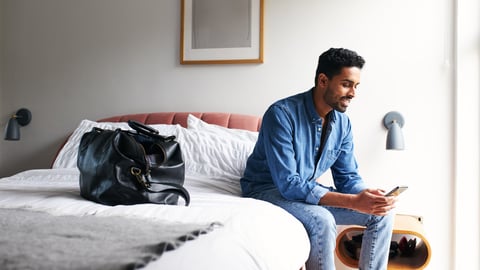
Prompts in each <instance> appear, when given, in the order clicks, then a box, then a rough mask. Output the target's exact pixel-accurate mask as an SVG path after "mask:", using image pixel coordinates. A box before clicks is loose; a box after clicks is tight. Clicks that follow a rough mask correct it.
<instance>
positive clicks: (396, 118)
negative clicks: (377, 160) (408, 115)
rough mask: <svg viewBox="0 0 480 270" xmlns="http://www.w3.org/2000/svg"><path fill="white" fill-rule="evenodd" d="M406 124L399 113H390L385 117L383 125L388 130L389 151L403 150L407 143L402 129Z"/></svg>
mask: <svg viewBox="0 0 480 270" xmlns="http://www.w3.org/2000/svg"><path fill="white" fill-rule="evenodd" d="M404 124H405V121H404V119H403V116H402V115H401V114H400V113H399V112H393V111H392V112H389V113H387V114H386V115H385V116H384V117H383V125H384V126H385V128H386V129H388V133H387V150H403V149H405V142H404V140H403V133H402V127H403V125H404Z"/></svg>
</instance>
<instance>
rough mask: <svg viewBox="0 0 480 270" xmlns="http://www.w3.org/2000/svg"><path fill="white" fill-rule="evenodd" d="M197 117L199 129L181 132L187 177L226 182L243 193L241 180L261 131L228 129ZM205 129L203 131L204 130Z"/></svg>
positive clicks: (179, 133) (230, 187)
mask: <svg viewBox="0 0 480 270" xmlns="http://www.w3.org/2000/svg"><path fill="white" fill-rule="evenodd" d="M194 118H195V117H189V119H188V124H191V123H192V122H193V121H196V123H195V124H199V125H196V126H195V127H196V128H199V129H195V128H193V126H192V125H189V126H188V127H189V128H188V129H185V128H181V129H179V132H178V135H177V140H178V142H179V143H180V146H181V147H182V153H183V157H184V160H185V174H186V175H187V176H192V177H193V178H205V177H208V178H209V179H211V180H212V181H220V182H224V183H225V185H226V188H228V189H229V190H236V191H237V193H238V194H240V181H239V180H240V178H241V177H242V176H243V172H244V170H245V166H246V162H247V158H248V156H249V155H250V154H251V152H252V151H253V148H254V146H255V143H256V141H257V136H258V132H251V131H245V130H239V129H227V128H224V127H221V126H216V125H211V124H208V123H205V122H203V121H201V120H199V119H198V118H196V119H198V120H199V121H201V122H203V123H201V122H198V121H197V120H196V119H194ZM201 126H202V127H203V128H200V127H201Z"/></svg>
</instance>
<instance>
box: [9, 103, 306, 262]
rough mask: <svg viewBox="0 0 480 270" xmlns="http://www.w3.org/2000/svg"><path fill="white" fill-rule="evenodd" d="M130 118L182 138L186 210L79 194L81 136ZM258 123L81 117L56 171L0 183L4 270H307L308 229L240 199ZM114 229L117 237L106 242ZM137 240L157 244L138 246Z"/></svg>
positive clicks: (234, 118) (187, 115)
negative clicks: (107, 201)
mask: <svg viewBox="0 0 480 270" xmlns="http://www.w3.org/2000/svg"><path fill="white" fill-rule="evenodd" d="M129 119H132V120H136V121H139V122H142V123H145V124H148V125H150V126H152V127H154V128H156V129H157V130H159V132H160V134H163V135H175V136H176V137H177V140H178V141H179V143H180V145H181V147H182V153H183V155H184V160H185V188H186V189H187V190H188V191H189V192H190V196H191V202H190V205H189V206H187V207H186V206H182V205H181V202H179V205H156V204H138V205H130V206H125V205H118V206H105V205H101V204H97V203H94V202H91V201H88V200H85V199H83V198H82V197H80V195H79V185H78V178H79V171H78V169H77V168H76V159H77V148H78V144H79V140H80V138H81V136H82V135H83V133H85V132H88V131H90V130H91V129H92V128H93V127H100V128H105V129H115V128H122V129H129V128H128V125H127V124H126V123H125V121H127V120H129ZM260 124H261V119H260V118H259V117H256V116H249V115H240V114H230V113H214V112H206V113H200V112H159V113H142V114H129V115H121V116H115V117H108V118H104V119H100V120H97V121H91V120H83V121H81V122H80V123H79V124H78V126H77V128H76V129H75V130H74V131H73V133H72V134H71V135H70V136H69V138H68V140H67V141H66V142H65V143H64V145H62V147H61V148H60V150H59V151H58V153H57V156H56V158H55V160H54V161H53V163H52V167H51V168H50V169H40V170H28V171H24V172H20V173H18V174H15V175H12V176H10V177H5V178H2V179H0V210H1V211H4V212H3V213H2V214H1V215H0V216H1V217H2V218H1V220H0V226H2V227H1V228H0V229H1V230H2V235H4V236H3V237H2V238H1V239H0V242H2V243H3V244H5V243H6V244H7V246H8V247H9V248H6V249H4V248H2V250H3V251H0V253H2V254H1V255H2V258H1V260H2V269H20V268H28V263H30V264H31V265H30V266H31V267H30V269H53V268H55V269H82V268H83V269H135V268H141V269H178V270H183V269H189V270H190V269H209V270H217V269H218V270H219V269H229V270H235V269H239V270H266V269H272V270H282V269H284V270H296V269H301V268H303V265H304V262H305V261H306V260H307V258H308V254H309V249H310V244H309V240H308V236H307V234H306V232H305V230H304V228H303V225H302V224H301V223H300V222H298V221H297V220H296V219H295V218H294V217H293V216H291V215H290V214H288V213H287V212H286V211H284V210H283V209H280V208H278V207H276V206H273V205H272V204H269V203H267V202H263V201H259V200H254V199H249V198H242V197H241V196H240V185H239V179H240V176H241V175H242V173H243V169H244V167H245V162H246V158H247V157H248V155H249V154H250V152H251V151H252V149H253V146H254V144H255V141H256V138H257V136H258V130H259V127H260ZM5 211H6V212H5ZM22 218H23V219H22ZM84 223H87V224H84ZM12 224H13V225H12ZM15 224H17V225H15ZM83 226H86V227H87V228H86V229H84V228H83ZM132 228H133V230H134V232H130V231H129V229H130V230H131V229H132ZM49 230H50V231H49ZM77 230H78V231H77ZM82 230H83V231H82ZM52 231H53V232H52ZM136 232H138V234H137V233H136ZM52 235H54V236H55V237H57V238H53V239H51V237H52ZM109 235H112V236H111V237H112V239H104V238H107V237H110V236H109ZM141 235H143V236H141ZM14 236H16V237H14ZM127 236H133V239H129V238H128V237H127ZM43 237H45V239H43ZM115 237H117V238H115ZM141 237H144V238H146V240H145V241H147V242H148V241H154V242H153V243H150V242H148V243H147V242H146V243H143V242H139V240H138V239H139V238H141ZM155 237H157V238H158V239H157V238H155ZM60 238H61V241H60V240H59V239H60ZM17 239H19V240H17ZM77 240H78V241H77ZM62 241H63V242H62ZM71 241H73V242H75V241H76V242H75V245H77V244H78V243H77V242H79V241H80V242H81V244H79V246H74V244H72V242H71ZM108 241H111V243H110V244H107V243H108ZM155 241H156V242H155ZM124 242H125V243H124ZM103 246H104V247H103ZM27 247H28V248H27ZM146 247H148V248H146ZM35 248H36V249H35ZM139 250H140V253H139V254H136V252H137V251H139ZM67 251H68V252H70V253H73V255H72V254H70V255H69V254H67V253H68V252H67ZM101 251H103V252H104V254H101V253H100V252H101ZM37 252H38V254H37ZM84 252H85V253H84ZM89 252H90V253H89ZM92 253H93V255H92ZM134 253H135V254H134ZM113 255H115V256H113ZM69 256H70V257H69ZM32 257H33V258H32ZM29 260H31V262H29ZM98 263H100V264H98ZM110 263H111V264H110ZM41 264H45V265H46V266H41Z"/></svg>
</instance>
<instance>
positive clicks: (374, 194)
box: [352, 189, 397, 216]
mask: <svg viewBox="0 0 480 270" xmlns="http://www.w3.org/2000/svg"><path fill="white" fill-rule="evenodd" d="M396 201H397V197H396V196H388V197H386V196H385V191H383V190H380V189H366V190H364V191H362V192H360V193H358V194H356V196H355V197H354V199H353V206H352V209H354V210H357V211H359V212H362V213H366V214H372V215H377V216H385V215H386V214H388V212H389V211H390V210H392V209H393V208H395V203H396Z"/></svg>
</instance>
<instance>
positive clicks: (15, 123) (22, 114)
mask: <svg viewBox="0 0 480 270" xmlns="http://www.w3.org/2000/svg"><path fill="white" fill-rule="evenodd" d="M31 120H32V113H31V112H30V111H29V110H28V109H25V108H22V109H20V110H18V111H17V113H16V114H14V115H13V116H12V117H11V118H10V119H9V120H8V123H7V126H6V127H5V137H4V139H5V140H8V141H18V140H20V126H26V125H28V124H29V123H30V121H31Z"/></svg>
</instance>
